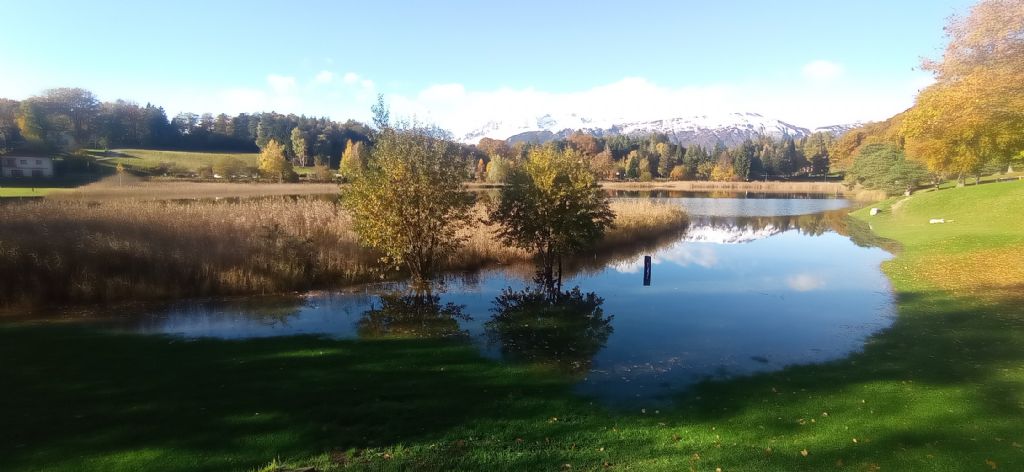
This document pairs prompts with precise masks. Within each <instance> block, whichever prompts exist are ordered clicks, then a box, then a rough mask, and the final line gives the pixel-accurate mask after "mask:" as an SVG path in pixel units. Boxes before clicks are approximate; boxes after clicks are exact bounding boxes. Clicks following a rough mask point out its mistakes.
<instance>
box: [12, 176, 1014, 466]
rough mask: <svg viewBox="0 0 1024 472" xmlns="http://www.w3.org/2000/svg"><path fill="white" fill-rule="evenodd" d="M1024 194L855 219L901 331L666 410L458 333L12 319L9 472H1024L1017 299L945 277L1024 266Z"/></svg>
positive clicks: (984, 189) (705, 387) (966, 195)
mask: <svg viewBox="0 0 1024 472" xmlns="http://www.w3.org/2000/svg"><path fill="white" fill-rule="evenodd" d="M1022 198H1024V182H1021V183H1004V184H989V185H982V186H978V187H968V188H963V189H955V190H943V191H939V192H931V193H926V194H920V195H915V196H914V197H911V198H910V199H908V200H906V201H903V202H902V203H899V202H898V200H895V199H894V200H889V201H886V202H884V203H883V204H881V206H882V207H883V208H884V209H885V210H886V211H884V212H883V213H882V215H880V216H876V217H869V216H867V214H866V210H862V211H861V212H858V213H857V214H856V215H855V216H856V218H859V219H862V220H864V221H867V222H868V223H870V224H871V226H872V227H873V228H874V230H875V232H876V233H877V234H878V235H880V236H881V237H885V238H891V239H894V240H897V241H898V242H899V243H900V244H901V246H902V251H901V253H900V255H899V256H898V257H897V258H896V259H894V260H892V261H890V262H888V263H886V265H885V266H884V270H885V271H886V273H887V274H889V275H890V276H891V279H892V283H893V287H894V289H895V291H896V293H897V298H898V304H899V315H898V317H897V319H896V320H895V322H894V324H893V325H892V327H891V328H889V329H887V330H886V331H884V332H882V333H879V334H877V335H875V336H874V337H872V338H871V339H870V340H869V341H868V343H867V344H866V346H865V348H864V350H863V352H861V353H857V354H854V355H852V356H850V357H849V358H847V359H844V360H840V361H836V362H832V363H828V364H822V365H814V366H792V367H789V368H787V369H785V370H783V371H779V372H775V373H771V374H764V375H757V376H753V377H748V378H742V379H736V380H729V381H720V382H709V383H705V384H702V385H700V386H699V387H698V388H696V389H694V390H692V391H691V392H689V393H686V394H682V395H680V396H679V398H678V401H677V404H676V405H675V406H674V407H672V408H669V409H665V408H662V409H656V408H655V407H652V406H647V405H642V404H637V405H635V406H634V407H633V408H630V409H628V410H609V409H606V408H604V407H600V406H598V405H595V404H591V403H590V402H588V401H587V400H586V399H585V398H579V397H576V396H574V395H572V394H571V392H570V385H571V382H572V380H573V379H572V378H568V377H564V376H562V375H560V374H559V373H557V372H551V371H546V370H543V369H542V368H540V367H532V366H526V365H505V364H499V363H495V362H492V361H488V360H484V359H482V358H481V357H480V356H479V355H478V354H476V350H475V348H474V347H472V346H469V345H466V344H462V343H459V342H455V341H449V342H440V341H425V340H409V339H406V340H363V341H336V340H329V339H323V338H313V337H293V338H278V339H265V340H249V341H214V340H201V341H184V340H181V339H176V338H170V337H159V336H148V337H147V336H134V335H119V334H113V333H106V332H100V331H93V330H87V329H82V328H73V327H68V326H39V325H6V326H2V327H0V359H3V362H0V379H3V385H4V386H3V388H0V420H2V425H3V427H2V428H0V470H5V471H28V470H68V471H71V470H76V471H77V470H97V471H99V470H103V471H110V470H157V471H160V470H188V471H206V470H209V471H214V470H254V469H256V468H259V467H264V466H266V468H267V469H268V470H275V469H278V468H279V467H277V465H276V464H286V465H287V466H289V467H293V466H303V465H315V466H317V467H318V469H320V470H332V469H353V470H495V471H498V470H508V471H522V470H643V471H647V470H666V471H668V470H672V471H679V470H683V471H687V470H700V471H714V470H716V469H719V468H720V469H721V470H723V471H736V470H747V471H761V470H778V471H821V470H855V471H864V470H883V471H905V470H936V471H947V470H994V469H998V470H1024V309H1022V306H1024V299H1022V297H1021V296H1020V294H1021V292H1016V295H1015V294H1014V292H1012V291H1009V290H1002V289H999V287H994V290H993V291H992V293H991V294H988V295H991V296H984V297H982V296H976V295H975V294H972V293H971V292H961V290H962V289H964V287H961V285H962V280H963V279H972V280H973V279H976V278H978V277H976V274H977V272H976V271H977V270H978V269H973V268H972V270H974V271H965V270H963V269H962V268H961V267H958V266H956V265H952V266H941V268H942V270H941V271H939V272H942V273H943V274H946V276H945V277H938V278H935V277H933V275H935V274H933V273H932V272H934V271H932V270H931V269H930V267H931V265H932V264H933V261H935V260H943V258H950V257H952V258H954V259H955V258H964V257H965V255H966V257H967V259H970V257H971V256H976V257H981V256H982V255H984V256H986V257H990V259H988V260H985V261H983V262H987V263H989V264H998V263H997V262H994V261H997V260H999V259H1000V257H1009V258H1013V257H1017V256H1014V254H1020V252H1021V248H1022V247H1024V246H1022V243H1024V228H1022V227H1021V224H1022V221H1021V220H1022V219H1021V217H1020V215H1021V213H1020V211H1021V208H1022V205H1021V203H1022ZM897 203H898V206H895V208H894V205H896V204H897ZM929 218H947V219H953V220H954V222H952V223H947V224H944V225H929V224H928V223H927V220H928V219H929ZM957 260H960V259H957ZM985 265H986V264H984V263H982V264H981V266H982V267H983V266H985ZM925 272H927V274H926V275H921V274H922V273H925ZM1008 276H1009V277H1013V276H1014V275H1013V273H1010V274H1009V275H1008ZM986 280H987V279H986ZM1022 282H1024V279H1016V280H1008V281H1005V284H1006V285H1008V286H1014V285H1018V286H1019V284H1021V283H1022ZM984 283H985V284H990V283H992V282H991V280H989V281H986V282H984ZM827 308H828V307H822V309H823V311H827ZM272 462H273V463H274V464H273V465H270V466H267V464H271V463H272Z"/></svg>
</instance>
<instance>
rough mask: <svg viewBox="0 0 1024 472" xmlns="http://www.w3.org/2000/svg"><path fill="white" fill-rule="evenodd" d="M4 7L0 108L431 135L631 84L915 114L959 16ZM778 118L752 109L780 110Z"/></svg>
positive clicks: (733, 4) (826, 11)
mask: <svg viewBox="0 0 1024 472" xmlns="http://www.w3.org/2000/svg"><path fill="white" fill-rule="evenodd" d="M5 3H6V4H5V5H4V6H3V12H4V13H3V16H4V18H5V21H4V26H3V27H2V28H0V44H3V45H4V46H3V47H2V48H0V64H2V66H0V69H2V72H0V96H4V97H10V98H25V97H26V96H29V95H32V94H34V93H38V92H39V91H41V90H42V89H44V88H48V87H55V86H81V87H85V88H89V89H91V90H93V91H95V92H96V93H97V94H98V95H99V96H100V98H102V99H105V100H109V99H115V98H126V99H131V100H135V101H139V102H147V101H152V102H154V103H157V104H160V105H163V106H165V107H166V108H167V109H168V110H169V111H172V112H176V111H181V110H189V111H195V112H203V111H212V112H218V111H228V112H238V111H245V110H248V111H260V110H262V109H264V108H267V107H270V108H274V109H277V110H278V111H286V112H296V113H309V114H327V115H330V116H332V117H334V118H347V117H350V116H351V117H354V118H362V117H364V116H365V115H366V114H367V112H366V108H367V107H366V104H367V103H368V102H369V101H370V100H372V96H373V95H375V94H376V93H377V92H382V93H385V94H386V95H387V96H388V97H389V99H391V100H392V101H393V103H394V104H395V106H396V107H397V108H398V109H399V111H406V112H409V113H421V114H433V115H435V116H436V117H437V118H438V119H441V120H442V121H443V120H444V119H445V118H446V117H447V118H449V119H452V117H453V115H459V114H466V113H476V114H482V113H483V111H482V110H478V109H475V108H473V109H466V107H470V108H472V107H471V106H470V105H467V102H471V101H475V102H479V103H489V104H493V106H499V104H501V103H508V102H509V100H511V102H513V103H515V102H523V101H528V100H525V99H514V98H513V99H509V98H508V97H507V96H506V101H505V102H503V101H500V100H497V99H495V98H494V97H493V95H494V94H496V93H500V92H501V91H505V94H506V95H509V94H512V96H515V94H516V93H527V94H530V93H533V94H538V93H539V94H542V96H543V97H546V99H548V100H550V101H553V102H555V101H558V100H560V98H557V99H556V98H552V97H561V96H563V95H566V94H570V95H571V94H577V95H579V94H580V93H584V92H586V91H588V90H593V89H595V88H601V87H605V86H609V85H612V86H614V84H618V83H621V81H623V79H625V78H627V77H628V78H636V79H642V82H643V83H642V87H641V88H643V87H648V88H650V87H654V88H656V89H657V90H658V92H651V93H655V94H656V93H669V94H670V93H672V92H673V91H678V90H690V91H691V92H694V93H696V94H697V95H701V94H705V95H706V93H705V92H702V90H718V88H719V87H725V88H726V89H728V91H727V92H724V93H726V94H727V95H730V94H731V95H730V96H731V97H732V99H731V100H732V101H728V100H726V101H725V102H723V104H722V106H723V107H725V106H731V107H733V108H735V107H736V106H739V105H738V104H737V103H736V101H738V100H740V99H741V98H740V97H745V98H746V99H747V100H751V99H750V98H749V97H764V96H767V95H769V94H778V95H779V97H793V96H797V95H798V94H799V93H800V91H801V90H803V89H807V88H808V87H810V88H814V87H818V88H817V89H815V90H816V93H818V95H815V96H816V97H817V99H816V100H817V101H818V102H820V101H821V100H820V99H822V98H823V97H827V96H828V95H830V94H833V95H840V96H853V95H857V94H871V93H872V92H873V91H877V93H878V95H879V96H881V97H885V98H886V100H890V101H892V100H896V98H899V97H903V98H904V99H905V100H904V102H901V103H900V104H899V106H894V107H893V108H894V109H896V110H895V111H899V110H898V108H900V107H905V106H906V105H909V104H910V101H911V100H912V98H913V90H914V87H913V86H911V85H908V84H916V85H915V86H918V85H920V84H921V83H923V82H922V81H923V80H924V79H923V77H926V76H927V74H924V73H922V72H920V71H915V70H914V69H915V67H916V66H917V65H918V63H919V62H920V58H921V57H922V56H933V57H934V56H937V55H938V53H939V52H940V51H941V49H942V47H943V45H944V38H943V32H942V27H943V25H944V24H945V21H946V18H947V17H948V16H949V15H951V14H953V13H955V12H965V11H966V9H967V8H969V6H970V4H971V3H972V2H970V1H967V0H922V1H892V0H889V1H878V0H871V1H854V2H823V1H820V0H819V1H789V2H781V1H779V2H766V1H754V0H749V1H738V0H733V1H728V0H726V1H716V2H692V1H691V2H685V1H647V2H644V1H637V2H607V3H604V2H551V1H516V2H507V3H504V4H497V3H495V2H471V1H450V2H444V1H438V2H411V1H410V2H394V1H361V2H328V1H324V2H280V1H277V2H262V1H260V2H244V3H237V4H236V2H220V1H210V0H207V1H203V2H197V1H174V2H122V1H110V0H96V1H90V2H70V1H69V2H55V1H45V0H36V1H21V2H13V1H11V2H5ZM815 61H818V67H812V68H810V69H808V68H807V66H808V64H811V63H814V62H815ZM318 74H319V80H317V76H318ZM345 74H349V75H348V77H347V78H348V80H344V78H345ZM802 81H809V82H807V83H804V82H802ZM823 83H829V84H830V85H828V86H827V87H826V86H823V85H822V84H823ZM456 84H457V85H458V86H457V87H456V88H455V90H454V91H453V90H452V88H451V86H453V85H456ZM439 85H444V86H447V88H445V87H440V88H438V87H437V86H439ZM613 88H614V87H613ZM627 88H628V87H627ZM617 90H618V89H617ZM624 93H627V94H628V93H632V92H624ZM453 94H454V96H453ZM684 95H685V94H684ZM593 97H603V95H600V94H597V95H593V96H590V98H593ZM643 97H647V98H650V94H648V95H643ZM577 98H578V99H580V100H582V99H583V98H580V97H577ZM445 100H447V101H445ZM540 100H541V101H542V102H543V101H544V98H541V99H540ZM679 100H680V103H683V104H685V103H686V102H685V100H684V99H683V98H680V99H679ZM778 101H784V100H781V98H780V100H777V101H776V102H778ZM439 102H443V103H439ZM776 102H773V103H767V102H766V103H758V104H757V105H761V107H762V108H769V109H770V110H766V111H772V112H776V113H780V112H785V111H787V110H786V109H785V107H783V106H782V105H780V104H779V103H776ZM493 106H492V108H493ZM800 106H801V107H803V108H804V109H806V108H807V107H808V106H809V105H807V104H801V105H800ZM837 106H838V107H840V108H842V107H844V105H843V104H841V103H839V104H837ZM773 107H774V108H773ZM225 108H231V109H225ZM775 108H778V110H776V109H775ZM876 108H877V107H876ZM695 109H696V107H695ZM729 111H761V110H754V109H745V110H729ZM890 111H892V110H884V111H883V110H877V111H875V112H873V113H874V114H876V115H877V114H885V113H889V112H890ZM463 112H465V113H463ZM621 112H622V110H616V113H620V114H621ZM524 113H525V111H524ZM800 113H802V112H801V111H799V110H793V111H792V114H793V115H797V116H799V115H800ZM832 113H833V114H836V118H839V117H841V116H843V115H841V114H837V112H835V111H833V112H832ZM857 113H860V114H864V115H869V114H871V113H872V112H869V111H867V110H865V111H858V112H857ZM804 114H806V115H807V119H808V120H810V119H814V118H812V117H813V116H815V114H814V113H804ZM817 114H818V115H821V117H820V118H818V119H822V120H824V119H826V117H830V116H829V114H828V113H827V112H826V111H824V110H819V111H818V113H817ZM854 114H855V113H854ZM495 116H500V114H498V113H495ZM850 118H851V119H854V118H855V119H878V118H884V116H851V117H850ZM442 124H444V123H442Z"/></svg>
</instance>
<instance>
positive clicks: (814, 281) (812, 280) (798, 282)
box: [786, 274, 825, 292]
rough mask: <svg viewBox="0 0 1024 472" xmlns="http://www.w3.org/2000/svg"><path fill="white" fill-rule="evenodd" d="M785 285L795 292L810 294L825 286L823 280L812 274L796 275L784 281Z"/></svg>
mask: <svg viewBox="0 0 1024 472" xmlns="http://www.w3.org/2000/svg"><path fill="white" fill-rule="evenodd" d="M786 285H787V286H788V287H789V288H790V289H792V290H794V291H797V292H810V291H812V290H817V289H819V288H822V287H824V286H825V280H824V279H822V278H821V277H819V276H815V275H812V274H796V275H792V276H790V277H789V278H787V279H786Z"/></svg>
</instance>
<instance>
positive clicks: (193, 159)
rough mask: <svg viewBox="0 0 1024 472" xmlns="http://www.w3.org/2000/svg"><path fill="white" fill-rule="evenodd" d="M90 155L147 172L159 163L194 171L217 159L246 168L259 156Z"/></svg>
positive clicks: (182, 153)
mask: <svg viewBox="0 0 1024 472" xmlns="http://www.w3.org/2000/svg"><path fill="white" fill-rule="evenodd" d="M91 154H92V155H94V156H96V157H97V158H98V159H100V160H101V161H102V162H108V163H110V165H112V166H116V165H117V164H119V163H120V164H124V166H125V167H128V168H131V169H136V170H148V169H152V168H154V167H156V166H158V165H160V164H161V163H173V164H177V165H179V166H181V167H183V168H185V169H187V170H190V171H195V170H196V169H198V168H200V167H203V166H212V165H214V164H215V163H216V162H217V161H218V160H219V159H222V158H228V157H233V158H237V159H239V160H241V161H242V162H244V163H245V165H247V166H256V158H257V156H259V154H258V153H220V152H189V151H158V150H153V149H114V150H111V151H110V152H109V153H107V154H105V153H104V152H103V151H93V152H92V153H91ZM108 156H110V157H108Z"/></svg>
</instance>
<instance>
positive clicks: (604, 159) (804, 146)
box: [477, 132, 834, 181]
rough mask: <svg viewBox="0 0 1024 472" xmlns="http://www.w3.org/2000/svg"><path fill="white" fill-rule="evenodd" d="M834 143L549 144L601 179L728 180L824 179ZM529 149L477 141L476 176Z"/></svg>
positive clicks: (593, 140)
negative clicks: (579, 158) (481, 159)
mask: <svg viewBox="0 0 1024 472" xmlns="http://www.w3.org/2000/svg"><path fill="white" fill-rule="evenodd" d="M833 141H834V138H833V136H832V135H831V134H829V133H815V134H813V135H811V136H807V137H803V138H799V139H794V138H792V137H789V136H783V137H782V138H781V139H773V138H770V137H766V136H765V137H761V138H759V139H757V140H751V139H748V140H746V141H744V142H743V143H742V144H740V145H738V146H734V147H731V148H727V147H725V146H724V145H722V144H721V143H719V144H718V145H716V146H715V147H713V148H711V149H706V148H704V147H701V146H697V145H692V146H686V147H684V146H681V145H678V144H674V143H672V142H671V141H670V140H669V138H668V136H667V135H665V134H660V133H656V134H650V135H646V136H635V135H619V136H609V137H603V138H602V137H596V136H593V135H591V134H587V133H580V132H578V133H574V134H572V135H570V136H569V137H568V138H566V139H563V140H558V141H554V142H553V145H554V146H556V147H559V148H565V147H571V148H574V149H576V150H578V151H580V152H581V153H582V154H583V155H584V156H586V158H587V159H589V163H590V167H591V169H592V170H594V171H595V172H596V173H597V174H598V175H600V176H601V177H603V178H606V179H620V178H622V179H631V180H641V181H647V180H654V179H659V178H660V179H672V180H718V181H731V180H750V179H760V178H764V177H770V178H791V177H795V176H801V175H802V176H807V175H824V174H826V173H828V171H829V160H830V159H829V149H830V148H831V147H832V146H833ZM529 147H530V145H529V144H526V145H524V144H522V143H517V144H515V145H513V146H509V145H508V143H506V142H505V141H501V140H495V139H489V138H484V139H481V140H480V143H479V144H478V145H477V149H478V151H479V152H482V153H483V154H486V155H487V156H488V161H487V162H486V164H484V163H480V164H478V167H481V168H483V169H484V170H485V172H479V171H478V174H485V175H486V177H487V180H491V181H500V180H501V175H503V173H504V172H502V171H501V170H502V168H503V167H506V166H508V165H510V162H509V161H515V160H517V159H519V156H521V155H522V154H524V153H525V152H526V150H527V149H529Z"/></svg>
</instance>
